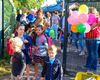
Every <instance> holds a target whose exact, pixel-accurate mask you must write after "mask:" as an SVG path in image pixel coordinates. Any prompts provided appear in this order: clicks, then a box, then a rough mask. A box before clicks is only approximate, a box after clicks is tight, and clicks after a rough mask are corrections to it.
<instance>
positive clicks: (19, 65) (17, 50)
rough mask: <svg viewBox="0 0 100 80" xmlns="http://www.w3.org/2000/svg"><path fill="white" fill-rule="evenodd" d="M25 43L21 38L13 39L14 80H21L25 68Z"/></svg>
mask: <svg viewBox="0 0 100 80" xmlns="http://www.w3.org/2000/svg"><path fill="white" fill-rule="evenodd" d="M22 45H23V41H22V40H21V38H19V37H15V38H13V39H12V46H13V49H14V54H13V56H12V76H13V79H14V80H20V79H21V77H22V74H23V71H24V69H25V68H24V67H25V59H24V58H25V57H24V55H23V53H22V51H21V48H22Z"/></svg>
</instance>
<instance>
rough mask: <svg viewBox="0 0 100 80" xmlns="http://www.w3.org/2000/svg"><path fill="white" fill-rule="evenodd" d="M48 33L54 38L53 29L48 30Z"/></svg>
mask: <svg viewBox="0 0 100 80" xmlns="http://www.w3.org/2000/svg"><path fill="white" fill-rule="evenodd" d="M49 35H50V37H52V38H55V33H54V30H50V32H49Z"/></svg>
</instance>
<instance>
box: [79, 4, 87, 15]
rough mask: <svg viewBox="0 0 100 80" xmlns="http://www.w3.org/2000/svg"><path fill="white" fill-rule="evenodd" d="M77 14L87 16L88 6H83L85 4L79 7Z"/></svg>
mask: <svg viewBox="0 0 100 80" xmlns="http://www.w3.org/2000/svg"><path fill="white" fill-rule="evenodd" d="M79 13H86V14H88V6H87V5H85V4H82V5H80V7H79Z"/></svg>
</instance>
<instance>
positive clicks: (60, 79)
mask: <svg viewBox="0 0 100 80" xmlns="http://www.w3.org/2000/svg"><path fill="white" fill-rule="evenodd" d="M58 77H59V80H63V68H62V65H61V64H59V75H58Z"/></svg>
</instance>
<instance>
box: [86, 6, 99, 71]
mask: <svg viewBox="0 0 100 80" xmlns="http://www.w3.org/2000/svg"><path fill="white" fill-rule="evenodd" d="M95 11H96V9H95V8H93V7H90V9H89V14H88V15H89V19H88V24H89V25H90V26H91V30H90V32H88V33H86V38H87V40H86V47H87V51H88V56H87V61H86V68H87V70H88V71H92V72H96V70H97V64H98V46H99V42H100V41H99V40H100V29H99V27H98V26H97V24H98V21H97V17H96V15H95Z"/></svg>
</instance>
